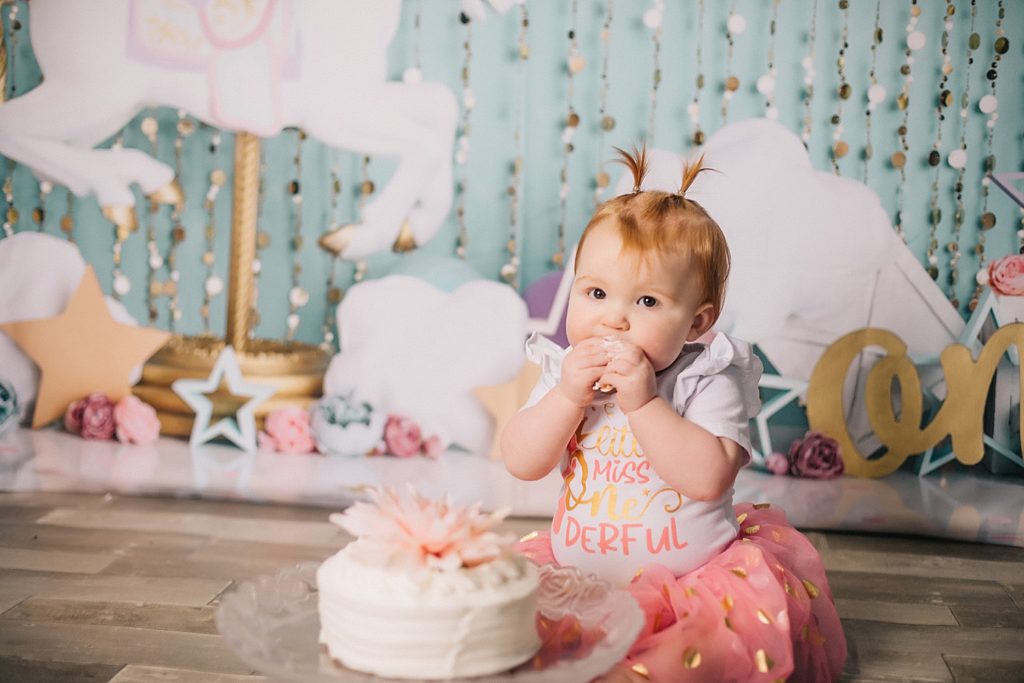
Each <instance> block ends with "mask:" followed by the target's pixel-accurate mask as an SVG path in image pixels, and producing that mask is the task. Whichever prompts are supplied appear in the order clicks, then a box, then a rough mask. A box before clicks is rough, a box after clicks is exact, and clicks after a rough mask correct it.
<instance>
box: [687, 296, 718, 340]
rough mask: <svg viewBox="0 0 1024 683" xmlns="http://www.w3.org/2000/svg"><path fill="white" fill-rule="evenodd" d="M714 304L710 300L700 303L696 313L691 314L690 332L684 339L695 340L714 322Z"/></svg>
mask: <svg viewBox="0 0 1024 683" xmlns="http://www.w3.org/2000/svg"><path fill="white" fill-rule="evenodd" d="M715 317H716V316H715V306H714V304H712V303H711V302H708V303H705V304H701V306H700V308H698V309H697V313H696V314H695V315H694V316H693V324H692V325H691V326H690V332H689V333H688V334H687V335H686V341H691V342H692V341H696V340H697V339H699V338H701V337H702V336H704V333H705V332H707V331H708V330H710V329H711V326H712V325H714V324H715Z"/></svg>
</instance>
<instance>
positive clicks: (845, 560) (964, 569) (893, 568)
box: [821, 548, 1022, 581]
mask: <svg viewBox="0 0 1024 683" xmlns="http://www.w3.org/2000/svg"><path fill="white" fill-rule="evenodd" d="M821 558H822V560H823V561H824V562H825V570H826V571H831V570H843V571H851V572H873V573H881V574H900V575H904V576H921V577H927V578H948V579H971V580H975V581H1012V580H1014V579H1017V578H1019V577H1020V575H1021V566H1022V565H1021V563H1020V562H1018V561H1015V560H1014V561H1003V560H1000V561H995V560H974V559H965V558H962V557H945V556H942V555H927V554H915V553H903V552H893V551H885V552H878V551H867V550H834V549H831V548H830V549H826V550H823V551H822V552H821Z"/></svg>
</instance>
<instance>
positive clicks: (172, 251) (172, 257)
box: [163, 109, 196, 332]
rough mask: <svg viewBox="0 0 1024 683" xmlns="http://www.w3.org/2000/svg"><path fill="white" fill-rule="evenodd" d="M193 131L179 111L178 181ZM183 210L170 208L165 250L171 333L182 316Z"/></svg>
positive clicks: (176, 142)
mask: <svg viewBox="0 0 1024 683" xmlns="http://www.w3.org/2000/svg"><path fill="white" fill-rule="evenodd" d="M195 130H196V123H195V121H194V120H193V119H191V118H189V116H188V114H187V113H185V110H184V109H179V110H178V121H177V123H176V124H175V136H174V175H175V177H176V178H178V179H179V181H180V180H181V179H182V173H183V172H184V162H183V157H184V154H185V139H186V138H188V137H190V136H191V135H192V134H193V133H194V132H195ZM184 186H185V184H184V182H182V187H184ZM183 210H184V205H182V206H180V207H179V206H174V207H172V208H171V243H170V245H169V246H168V248H167V259H166V260H167V279H166V280H165V281H164V283H163V293H164V295H165V296H166V297H167V312H168V316H169V320H168V322H167V327H168V329H169V330H171V331H172V332H173V331H175V328H176V327H177V324H178V322H179V321H180V320H181V315H182V311H181V307H179V306H178V295H179V293H180V292H179V291H178V287H179V282H180V281H181V271H179V270H178V247H180V246H181V244H182V242H184V241H185V225H184V223H183V222H182V220H181V218H182V212H183Z"/></svg>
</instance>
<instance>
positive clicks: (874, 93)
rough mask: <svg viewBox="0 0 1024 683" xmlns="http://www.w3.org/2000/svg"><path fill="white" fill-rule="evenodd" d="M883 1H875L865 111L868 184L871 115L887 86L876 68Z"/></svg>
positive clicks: (872, 154) (882, 97)
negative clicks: (880, 79)
mask: <svg viewBox="0 0 1024 683" xmlns="http://www.w3.org/2000/svg"><path fill="white" fill-rule="evenodd" d="M881 14H882V0H875V26H874V30H873V31H872V32H871V67H870V69H869V70H868V81H870V85H868V92H867V106H866V109H865V110H864V173H863V175H862V178H861V179H862V182H863V183H864V184H865V185H867V184H868V171H869V167H870V165H871V158H872V157H873V156H874V154H875V149H874V145H873V144H872V142H871V114H872V112H874V111H875V109H876V108H877V107H878V105H879V104H881V103H882V102H884V101H885V95H886V91H885V86H884V85H882V84H881V83H879V82H878V74H877V72H876V68H877V65H878V46H879V45H881V44H882V37H883V34H882V24H881V22H880V18H881Z"/></svg>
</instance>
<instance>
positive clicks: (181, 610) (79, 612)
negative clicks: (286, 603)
mask: <svg viewBox="0 0 1024 683" xmlns="http://www.w3.org/2000/svg"><path fill="white" fill-rule="evenodd" d="M215 611H216V610H215V609H214V608H212V607H185V606H180V605H152V604H151V605H138V604H135V603H125V602H96V601H85V600H54V599H52V598H28V599H27V600H23V601H22V602H21V603H19V604H18V605H17V606H16V607H13V608H11V609H9V610H7V611H6V612H4V613H3V614H2V615H0V623H3V620H5V619H6V620H14V621H23V622H32V623H47V622H56V623H65V624H95V625H98V626H131V627H133V628H145V629H149V630H153V631H180V632H183V633H206V634H216V633H217V626H216V624H215V623H214V613H215Z"/></svg>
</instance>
